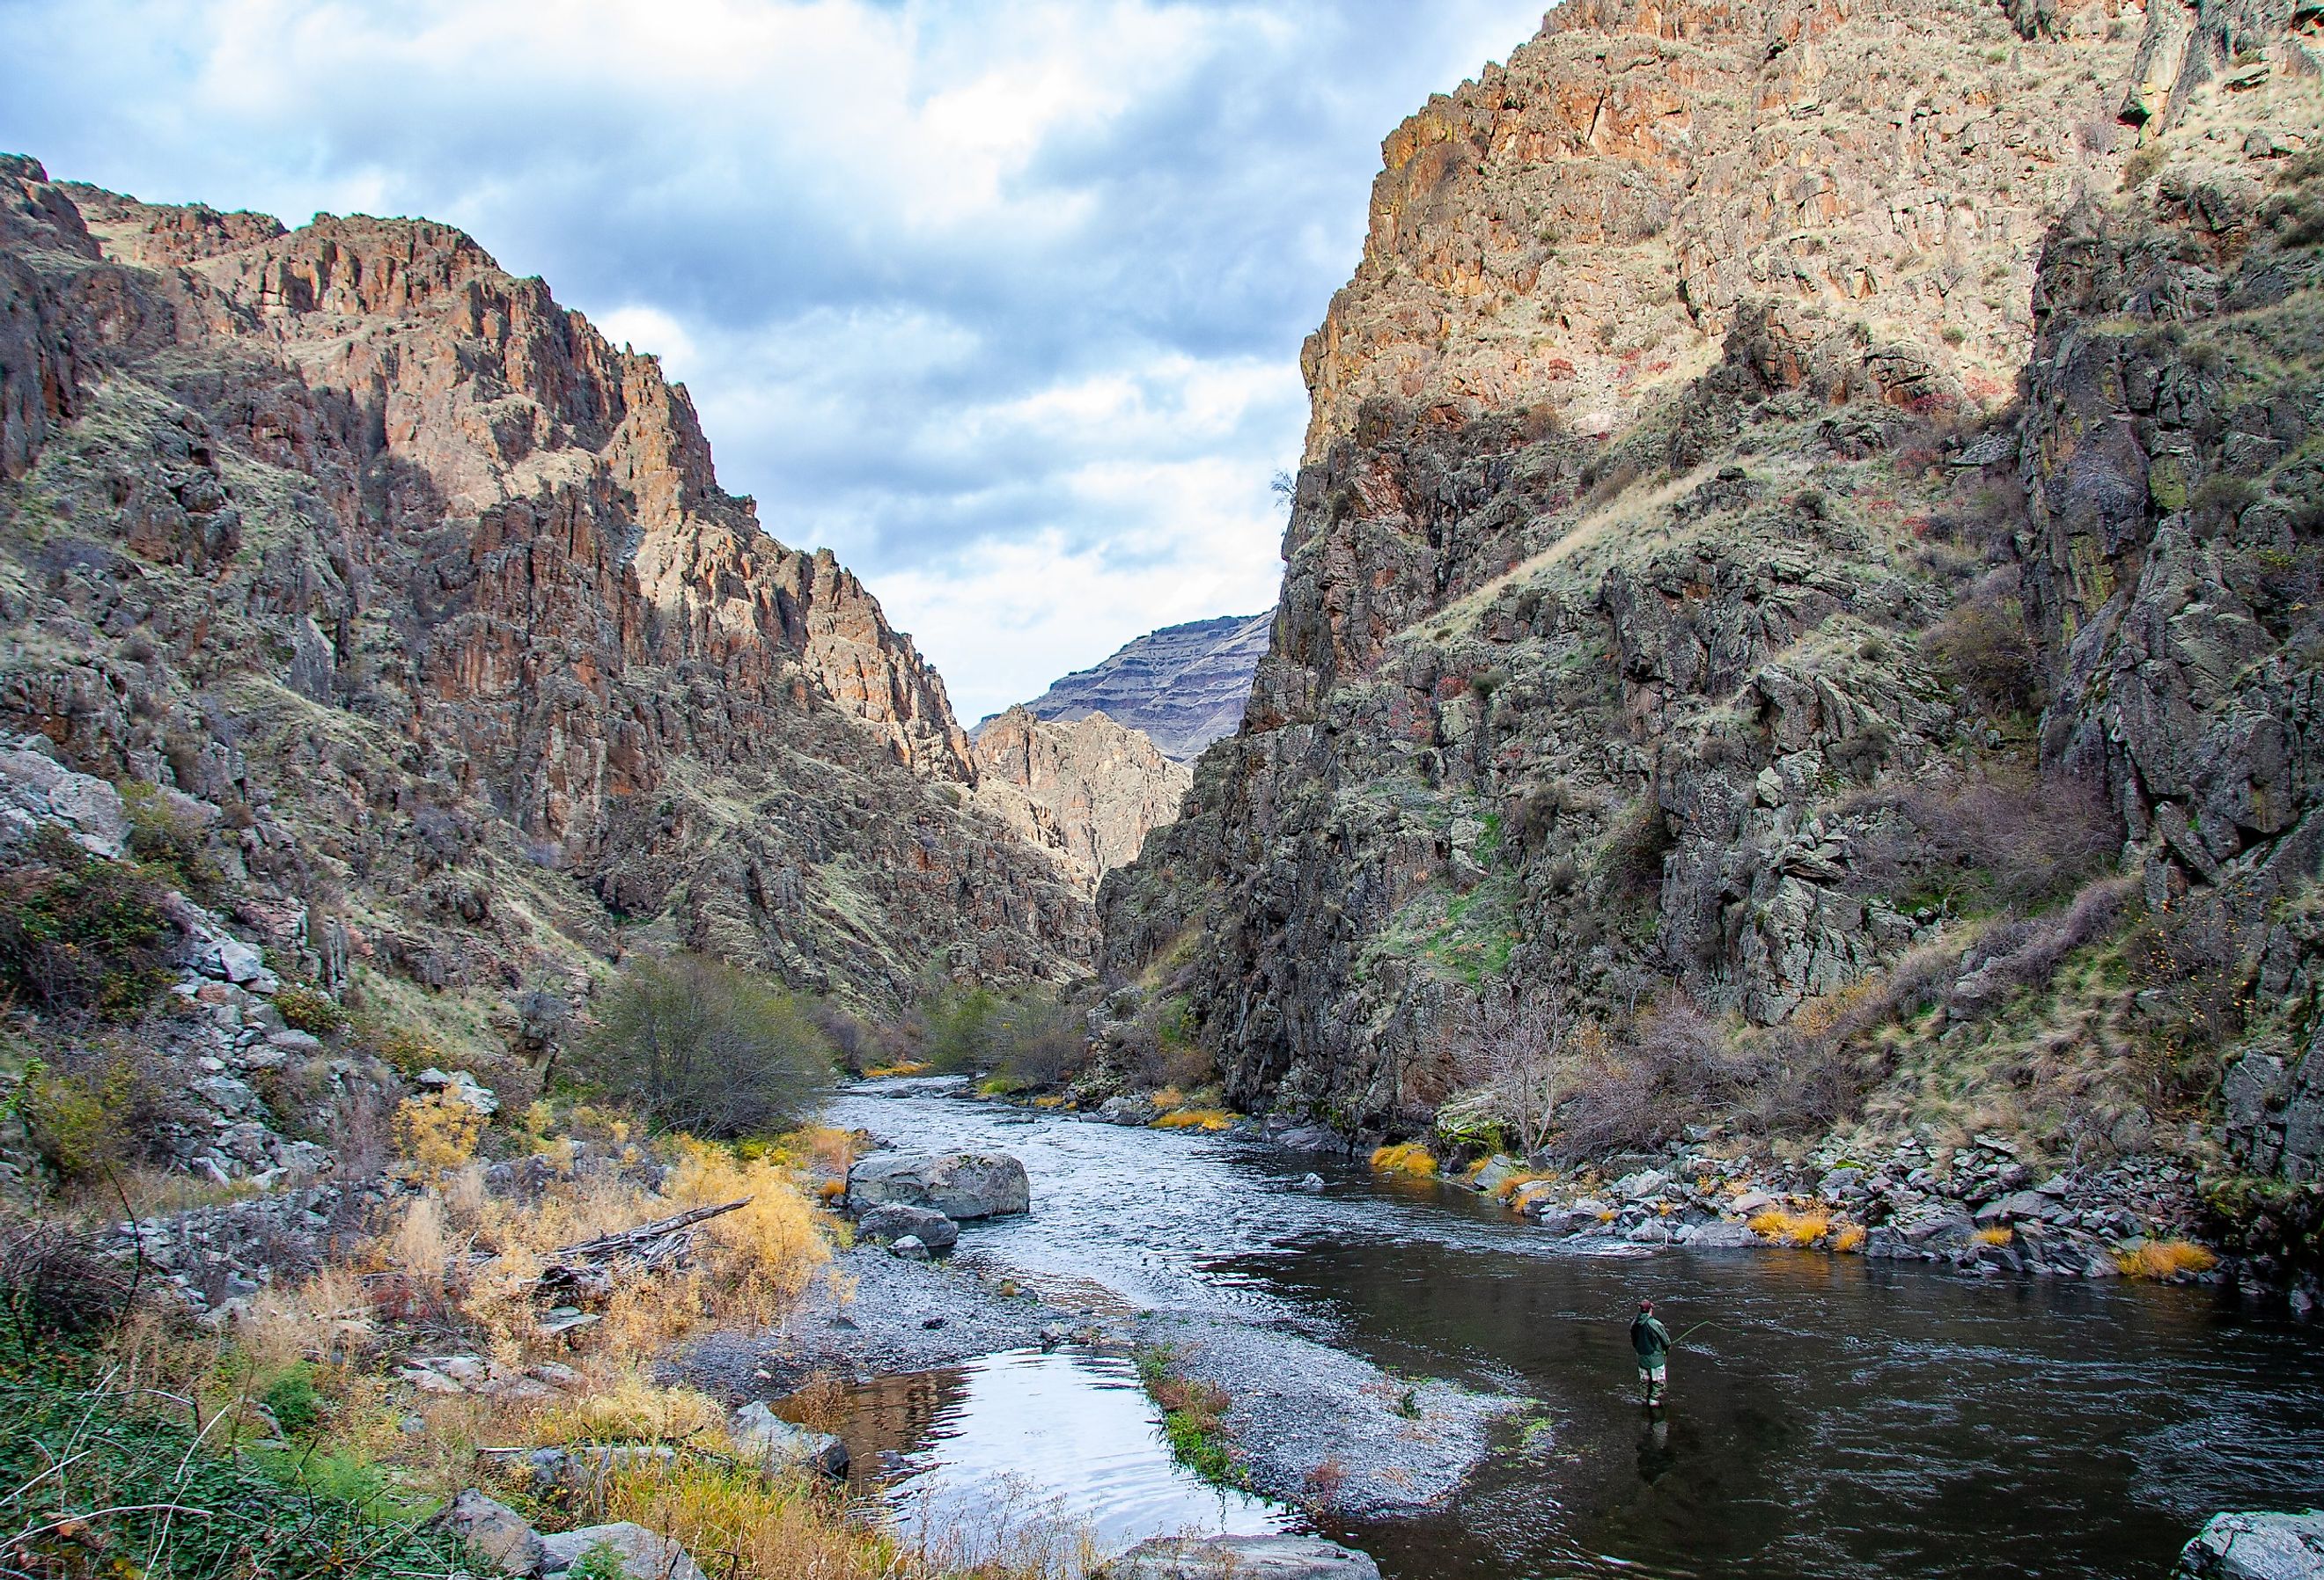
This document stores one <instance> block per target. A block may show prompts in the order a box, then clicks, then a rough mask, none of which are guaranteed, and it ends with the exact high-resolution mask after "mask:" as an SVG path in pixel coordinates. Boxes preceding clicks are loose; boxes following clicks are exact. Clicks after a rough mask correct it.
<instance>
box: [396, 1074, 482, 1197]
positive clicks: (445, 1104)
mask: <svg viewBox="0 0 2324 1580" xmlns="http://www.w3.org/2000/svg"><path fill="white" fill-rule="evenodd" d="M394 1126H395V1150H396V1151H397V1152H398V1153H400V1154H401V1156H402V1158H403V1159H404V1160H405V1162H407V1163H408V1164H409V1165H410V1168H411V1170H412V1172H413V1173H414V1174H415V1175H417V1176H418V1177H419V1178H422V1179H438V1178H442V1177H443V1176H444V1175H446V1174H447V1173H449V1172H451V1171H452V1170H453V1169H458V1168H461V1167H462V1166H464V1165H465V1164H466V1162H467V1161H468V1160H469V1159H471V1158H473V1157H475V1155H476V1142H477V1141H479V1140H480V1139H481V1138H482V1137H483V1135H484V1115H483V1114H481V1113H477V1112H476V1111H475V1109H473V1108H471V1107H469V1106H468V1105H467V1104H465V1103H462V1102H460V1101H458V1100H457V1099H456V1098H453V1097H449V1096H447V1095H445V1094H443V1093H441V1092H428V1093H423V1094H421V1095H419V1096H416V1097H406V1098H405V1099H404V1100H403V1101H402V1102H401V1103H399V1104H396V1105H395V1120H394Z"/></svg>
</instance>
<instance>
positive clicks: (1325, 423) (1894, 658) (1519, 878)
mask: <svg viewBox="0 0 2324 1580" xmlns="http://www.w3.org/2000/svg"><path fill="white" fill-rule="evenodd" d="M2316 34H2317V19H2316V17H2315V16H2314V15H2313V14H2311V13H2310V11H2309V10H2306V9H2300V10H2298V13H2297V14H2296V15H2295V7H2294V6H2293V5H2291V4H2290V0H2282V3H2281V4H2266V3H2257V0H2253V3H2245V0H2235V3H2230V4H2225V5H2213V4H2210V3H2209V0H2205V3H2204V4H2202V5H2199V6H2181V5H2178V4H2177V3H2176V0H2158V3H2157V4H2156V5H2155V6H2154V7H2153V11H2152V12H2151V13H2150V14H2144V15H2142V14H2140V13H2139V12H2138V11H2137V10H2136V9H2135V8H2134V7H2127V6H2116V5H2110V4H2099V3H2092V4H2086V5H2079V6H2075V5H2058V6H2052V5H2040V6H2034V5H2008V6H2002V5H1991V4H1983V3H1972V0H1950V3H1946V4H1940V5H1903V4H1897V3H1889V0H1815V3H1804V0H1757V3H1742V4H1727V3H1720V4H1710V3H1704V4H1692V3H1687V4H1677V5H1637V4H1629V3H1626V0H1567V4H1565V5H1561V6H1559V7H1558V8H1557V9H1555V10H1554V11H1552V12H1551V13H1550V14H1549V15H1548V17H1547V19H1546V20H1545V25H1544V28H1543V31H1542V32H1541V33H1540V34H1539V35H1538V36H1537V37H1536V38H1535V39H1534V40H1533V41H1531V42H1528V43H1526V44H1525V45H1524V46H1522V47H1521V48H1519V49H1518V50H1517V51H1516V52H1515V53H1514V54H1513V55H1512V56H1511V58H1510V60H1509V61H1508V65H1507V67H1506V68H1491V69H1488V70H1487V71H1486V73H1485V74H1484V75H1483V77H1482V78H1481V79H1480V80H1478V81H1476V82H1472V83H1469V84H1465V85H1463V86H1462V88H1461V89H1460V90H1459V91H1457V92H1456V93H1454V94H1452V95H1450V96H1447V97H1439V98H1437V99H1434V100H1433V101H1432V102H1431V103H1430V104H1429V105H1428V106H1427V107H1426V108H1425V109H1424V110H1423V111H1421V113H1420V114H1418V115H1416V116H1414V117H1413V118H1412V119H1411V120H1409V121H1407V122H1406V124H1405V125H1403V126H1401V127H1399V128H1398V129H1397V131H1396V132H1395V133H1394V134H1391V135H1390V136H1389V138H1388V141H1387V143H1385V145H1384V149H1383V152H1384V159H1385V168H1384V170H1383V171H1382V173H1381V175H1380V176H1379V179H1378V180H1377V181H1376V183H1375V186H1374V190H1373V199H1372V212H1371V229H1370V235H1369V240H1368V242H1367V244H1366V247H1365V252H1364V257H1363V261H1362V263H1360V265H1359V268H1358V270H1357V273H1356V276H1355V278H1354V280H1353V281H1352V282H1351V283H1350V284H1349V286H1348V287H1347V288H1346V289H1344V290H1343V291H1341V292H1340V294H1339V295H1338V296H1337V297H1336V298H1335V299H1334V300H1333V303H1332V307H1331V310H1330V312H1329V314H1328V316H1327V318H1326V319H1325V322H1324V324H1323V328H1321V329H1320V330H1318V331H1317V333H1316V334H1315V336H1314V337H1311V339H1310V340H1309V342H1308V346H1307V349H1306V353H1305V370H1306V374H1307V378H1308V382H1309V385H1310V389H1311V393H1312V396H1313V419H1312V422H1311V426H1310V429H1309V433H1308V441H1307V455H1306V460H1305V465H1304V466H1303V467H1302V468H1301V471H1300V474H1299V477H1298V481H1297V487H1296V494H1295V498H1294V504H1293V510H1292V518H1291V523H1290V528H1289V531H1288V533H1287V535H1286V559H1287V564H1286V571H1285V578H1284V587H1283V596H1282V600H1281V604H1280V605H1279V609H1278V613H1277V620H1276V624H1275V631H1274V637H1273V641H1272V643H1271V645H1270V647H1269V650H1268V655H1267V657H1266V658H1265V660H1264V661H1262V662H1261V664H1260V666H1259V672H1258V676H1257V679H1256V681H1255V683H1254V686H1253V689H1252V693H1251V697H1250V704H1249V707H1248V709H1247V711H1246V713H1245V716H1244V718H1243V722H1242V725H1241V727H1240V731H1239V732H1238V733H1237V734H1236V735H1233V736H1231V737H1230V738H1228V739H1226V740H1222V741H1221V742H1220V743H1219V744H1216V745H1215V746H1213V747H1212V748H1211V749H1210V750H1209V751H1208V752H1206V753H1204V754H1203V758H1202V759H1201V761H1200V762H1198V764H1197V765H1196V770H1195V775H1194V788H1193V790H1192V791H1191V793H1190V795H1189V797H1188V799H1187V803H1186V811H1185V817H1184V818H1182V820H1181V821H1180V822H1178V823H1177V824H1176V825H1175V826H1173V827H1170V828H1167V829H1166V830H1164V831H1162V832H1161V833H1159V834H1157V836H1155V837H1154V838H1153V839H1152V840H1150V841H1149V842H1148V850H1147V853H1146V855H1144V856H1143V857H1142V858H1141V859H1140V861H1139V862H1138V863H1137V864H1135V865H1133V866H1132V867H1130V868H1128V869H1126V870H1124V871H1121V872H1119V873H1113V874H1111V875H1110V876H1109V877H1108V879H1107V880H1106V882H1105V885H1104V887H1103V890H1102V894H1101V900H1100V909H1101V911H1102V915H1103V919H1104V924H1105V954H1104V965H1105V967H1106V968H1107V969H1108V971H1109V972H1111V973H1112V974H1114V975H1120V976H1128V975H1135V974H1138V973H1140V972H1143V971H1146V970H1148V968H1149V967H1152V966H1157V963H1160V962H1166V961H1167V962H1168V963H1169V967H1170V970H1171V972H1172V973H1174V974H1175V977H1174V980H1175V982H1176V984H1180V985H1182V986H1183V988H1184V991H1185V995H1186V1004H1185V1009H1186V1012H1187V1013H1188V1015H1189V1016H1190V1017H1191V1019H1192V1020H1193V1021H1194V1024H1195V1025H1196V1026H1197V1027H1198V1028H1199V1034H1200V1037H1201V1039H1202V1040H1203V1045H1204V1046H1205V1047H1206V1048H1207V1049H1210V1050H1211V1051H1212V1052H1213V1054H1214V1055H1215V1057H1216V1058H1217V1059H1218V1061H1219V1064H1220V1067H1221V1068H1222V1071H1223V1073H1224V1075H1225V1076H1226V1079H1227V1083H1228V1087H1229V1091H1230V1094H1231V1096H1232V1098H1233V1099H1234V1100H1235V1101H1236V1102H1238V1103H1240V1104H1250V1105H1273V1106H1276V1107H1278V1108H1287V1109H1300V1110H1305V1111H1309V1112H1312V1113H1316V1114H1317V1115H1319V1116H1321V1117H1323V1118H1326V1119H1328V1120H1330V1121H1331V1122H1333V1123H1336V1124H1338V1125H1340V1126H1341V1127H1342V1128H1343V1129H1346V1130H1351V1131H1369V1132H1376V1133H1379V1132H1387V1133H1405V1134H1409V1133H1411V1132H1414V1131H1416V1130H1424V1129H1426V1128H1428V1127H1430V1126H1432V1125H1433V1126H1434V1127H1435V1129H1436V1130H1437V1132H1438V1133H1439V1134H1440V1135H1444V1136H1446V1137H1448V1138H1450V1139H1452V1140H1455V1141H1458V1140H1460V1139H1461V1138H1462V1136H1463V1135H1464V1134H1470V1133H1477V1132H1464V1131H1463V1130H1462V1125H1463V1124H1464V1123H1469V1120H1468V1118H1465V1117H1464V1116H1471V1117H1473V1116H1479V1115H1484V1114H1489V1113H1491V1112H1492V1110H1493V1107H1494V1104H1492V1103H1490V1102H1489V1101H1486V1099H1489V1098H1491V1097H1493V1096H1494V1094H1493V1093H1492V1092H1490V1091H1489V1090H1485V1089H1484V1088H1487V1087H1489V1086H1490V1084H1491V1082H1492V1080H1494V1079H1496V1078H1506V1077H1507V1076H1508V1070H1507V1067H1506V1060H1504V1061H1503V1063H1502V1066H1501V1067H1500V1068H1499V1075H1498V1076H1496V1075H1495V1074H1494V1073H1493V1071H1494V1067H1495V1061H1494V1058H1493V1057H1492V1055H1493V1049H1492V1047H1491V1046H1490V1045H1491V1043H1492V1042H1493V1036H1492V1030H1493V1028H1494V1027H1495V1026H1497V1025H1498V1026H1500V1027H1502V1028H1503V1029H1506V1028H1507V1026H1508V1025H1509V1024H1511V1023H1512V1022H1511V1021H1510V1019H1509V1016H1508V1013H1507V1012H1504V1014H1503V1018H1502V1019H1501V1020H1500V1021H1492V1020H1491V1019H1490V1017H1489V1016H1487V1015H1485V1014H1484V1013H1483V1012H1482V1011H1480V1008H1479V1006H1480V1003H1483V1004H1485V1005H1487V1006H1489V1005H1490V1004H1491V1003H1495V1002H1497V1001H1499V1000H1501V999H1502V998H1503V995H1508V996H1510V997H1513V998H1514V999H1515V1000H1516V1001H1517V1004H1518V1006H1519V1017H1518V1018H1519V1020H1520V1021H1522V1019H1523V1012H1525V1011H1527V1010H1529V1011H1530V1012H1531V1013H1532V1015H1533V1019H1532V1021H1530V1024H1531V1025H1532V1026H1533V1028H1534V1029H1535V1031H1536V1032H1538V1033H1539V1035H1538V1036H1537V1037H1535V1041H1538V1042H1541V1043H1543V1044H1545V1046H1546V1047H1547V1048H1549V1049H1551V1051H1552V1052H1553V1053H1554V1055H1555V1057H1554V1058H1550V1059H1549V1060H1547V1061H1546V1063H1545V1069H1544V1070H1543V1071H1541V1072H1536V1075H1537V1076H1538V1077H1539V1080H1540V1081H1541V1082H1543V1083H1545V1086H1543V1087H1542V1089H1541V1090H1542V1091H1544V1092H1545V1094H1546V1095H1545V1096H1544V1097H1543V1098H1542V1100H1543V1101H1545V1102H1546V1103H1547V1104H1549V1111H1550V1114H1551V1130H1552V1132H1553V1134H1554V1135H1555V1136H1557V1137H1560V1138H1562V1142H1563V1145H1564V1146H1565V1147H1566V1149H1567V1150H1569V1151H1573V1152H1581V1153H1592V1152H1594V1153H1596V1154H1597V1155H1601V1156H1602V1155H1604V1154H1605V1153H1606V1152H1608V1151H1609V1150H1610V1151H1619V1150H1624V1149H1626V1148H1628V1147H1633V1146H1640V1145H1647V1144H1652V1143H1654V1142H1656V1141H1662V1140H1671V1141H1675V1140H1676V1139H1677V1136H1676V1132H1677V1129H1678V1127H1679V1126H1681V1125H1684V1124H1688V1123H1696V1124H1698V1126H1699V1127H1702V1128H1699V1129H1698V1132H1697V1134H1698V1138H1699V1137H1700V1135H1701V1134H1706V1133H1715V1131H1716V1127H1718V1126H1720V1125H1731V1126H1734V1127H1736V1129H1737V1132H1738V1133H1748V1134H1751V1135H1766V1136H1770V1137H1782V1136H1785V1135H1790V1136H1795V1137H1800V1138H1802V1139H1803V1140H1804V1139H1806V1138H1811V1137H1813V1136H1817V1135H1831V1136H1838V1137H1842V1138H1845V1137H1848V1136H1851V1135H1853V1136H1858V1137H1862V1138H1864V1140H1865V1144H1867V1145H1870V1144H1874V1143H1875V1142H1877V1139H1878V1138H1879V1137H1880V1136H1882V1135H1891V1136H1893V1135H1897V1134H1902V1133H1904V1132H1908V1131H1910V1132H1916V1133H1918V1134H1920V1135H1922V1136H1923V1137H1932V1138H1934V1139H1936V1140H1939V1141H1950V1140H1960V1141H1966V1139H1967V1138H1968V1137H1969V1135H1970V1134H1971V1133H1973V1132H1983V1131H2006V1132H2008V1133H2010V1134H2013V1135H2016V1136H2020V1137H2022V1138H2024V1140H2025V1142H2026V1144H2027V1145H2028V1146H2029V1147H2030V1148H2031V1149H2033V1152H2034V1153H2038V1154H2043V1155H2055V1156H2058V1157H2061V1158H2063V1157H2065V1156H2067V1155H2069V1154H2071V1155H2074V1156H2077V1157H2080V1158H2083V1159H2088V1158H2091V1157H2096V1156H2101V1155H2108V1154H2116V1153H2122V1152H2139V1151H2144V1150H2152V1149H2155V1148H2169V1149H2179V1150H2181V1151H2183V1152H2184V1153H2185V1154H2186V1157H2187V1160H2189V1161H2191V1162H2193V1163H2195V1164H2197V1165H2199V1166H2202V1167H2209V1166H2211V1165H2214V1164H2218V1163H2219V1162H2221V1161H2222V1158H2221V1154H2220V1150H2219V1142H2220V1140H2221V1135H2222V1132H2221V1131H2220V1130H2219V1129H2218V1127H2216V1126H2215V1125H2213V1124H2212V1123H2211V1122H2212V1121H2215V1120H2217V1119H2218V1117H2220V1113H2219V1098H2218V1092H2219V1087H2220V1082H2221V1080H2222V1078H2223V1076H2224V1078H2225V1079H2226V1082H2227V1091H2228V1092H2229V1094H2230V1097H2231V1101H2232V1102H2233V1103H2236V1104H2241V1112H2242V1113H2244V1115H2245V1117H2244V1118H2243V1119H2241V1120H2239V1121H2237V1122H2236V1123H2234V1124H2231V1125H2229V1126H2227V1131H2226V1134H2227V1137H2228V1138H2229V1139H2230V1144H2231V1146H2232V1147H2233V1148H2234V1149H2236V1150H2237V1155H2238V1156H2240V1157H2241V1158H2243V1159H2244V1160H2246V1163H2247V1165H2248V1166H2250V1167H2253V1168H2255V1169H2261V1170H2263V1171H2264V1170H2267V1169H2275V1168H2278V1167H2282V1168H2284V1169H2285V1171H2286V1172H2288V1173H2292V1174H2293V1175H2294V1177H2295V1178H2296V1177H2297V1175H2298V1170H2299V1169H2301V1168H2307V1167H2310V1166H2309V1165H2296V1166H2295V1165H2284V1164H2282V1161H2281V1160H2282V1159H2283V1158H2284V1157H2286V1156H2287V1155H2288V1149H2290V1148H2291V1146H2292V1137H2294V1136H2308V1137H2310V1138H2311V1139H2312V1136H2313V1134H2314V1127H2313V1125H2312V1123H2311V1124H2307V1127H2306V1128H2302V1125H2303V1123H2305V1122H2301V1121H2299V1120H2296V1119H2287V1118H2285V1116H2286V1115H2287V1114H2298V1113H2311V1112H2312V1110H2311V1109H2310V1108H2306V1107H2303V1106H2302V1104H2312V1102H2313V1098H2312V1095H2302V1094H2309V1093H2310V1092H2311V1089H2312V1082H2311V1078H2310V1077H2309V1076H2304V1075H2301V1073H2299V1072H2300V1071H2301V1069H2303V1068H2305V1066H2303V1065H2301V1064H2300V1062H2299V1061H2300V1059H2301V1057H2302V1050H2303V1049H2305V1048H2306V1047H2307V1046H2308V1043H2309V1040H2310V1038H2311V1037H2312V1035H2313V1028H2314V1027H2315V1026H2316V1024H2317V1023H2318V1019H2319V1017H2318V1013H2317V1009H2318V1006H2317V993H2318V984H2319V972H2318V970H2317V959H2318V952H2317V944H2318V936H2319V933H2318V929H2317V928H2316V926H2315V925H2314V923H2313V920H2312V918H2313V916H2314V914H2315V912H2316V907H2317V904H2318V893H2319V890H2318V847H2317V845H2316V843H2315V841H2316V840H2317V838H2318V837H2319V829H2324V823H2319V820H2318V813H2317V806H2318V800H2319V779H2318V769H2319V765H2324V759H2319V757H2317V755H2316V754H2315V751H2314V747H2313V744H2312V743H2311V742H2310V739H2309V737H2310V735H2312V733H2313V724H2312V721H2313V720H2314V719H2315V718H2316V717H2317V716H2319V708H2318V707H2317V702H2318V697H2317V693H2316V691H2315V687H2316V686H2317V684H2318V680H2317V664H2318V662H2319V659H2324V645H2319V642H2318V641H2317V639H2316V638H2315V636H2314V635H2313V634H2312V626H2311V625H2310V621H2311V620H2312V618H2313V616H2312V614H2311V611H2312V610H2313V609H2315V608H2316V607H2319V606H2324V605H2319V604H2318V602H2317V600H2316V598H2315V596H2314V594H2313V592H2312V591H2311V590H2310V583H2311V582H2312V579H2313V577H2315V576H2316V574H2317V568H2318V566H2319V543H2318V539H2319V531H2324V529H2319V517H2318V515H2317V511H2316V500H2317V499H2318V497H2319V493H2318V483H2319V478H2318V477H2317V476H2316V474H2315V472H2314V470H2313V468H2314V465H2315V463H2314V458H2313V452H2314V449H2315V446H2316V439H2315V436H2316V434H2317V433H2318V432H2319V425H2324V383H2319V377H2324V374H2319V368H2324V362H2319V352H2318V344H2319V343H2318V341H2317V338H2316V337H2317V335H2318V333H2319V328H2324V302H2319V299H2318V298H2317V296H2316V293H2315V288H2316V285H2317V281H2318V268H2319V263H2318V245H2319V243H2324V228H2319V222H2318V220H2317V218H2316V217H2315V216H2316V214H2317V213H2318V209H2317V207H2316V205H2317V204H2318V203H2319V202H2324V170H2319V162H2324V155H2319V152H2303V151H2319V150H2324V129H2319V114H2320V113H2324V90H2319V65H2318V62H2319V45H2318V40H2317V37H2316ZM2255 1061H2256V1062H2255ZM2270 1061H2272V1062H2270ZM2310 1062H2313V1061H2312V1060H2310ZM1529 1078H1530V1077H1529ZM1537 1095H1539V1094H1538V1093H1537ZM1500 1096H1501V1097H1502V1098H1503V1099H1506V1098H1507V1096H1508V1094H1507V1093H1506V1092H1504V1093H1502V1094H1500ZM1507 1109H1508V1103H1507V1102H1506V1101H1503V1102H1502V1103H1501V1104H1500V1112H1501V1113H1502V1114H1503V1116H1504V1117H1506V1113H1507ZM2190 1122H2192V1123H2190ZM1478 1123H1482V1120H1481V1119H1479V1121H1478ZM1787 1144H1788V1143H1787ZM1834 1144H1835V1145H1837V1144H1840V1143H1838V1142H1835V1143H1834ZM2303 1144H2306V1143H2303ZM2271 1148H2272V1149H2273V1151H2271V1150H2269V1149H2271ZM1858 1155H1862V1154H1858Z"/></svg>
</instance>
